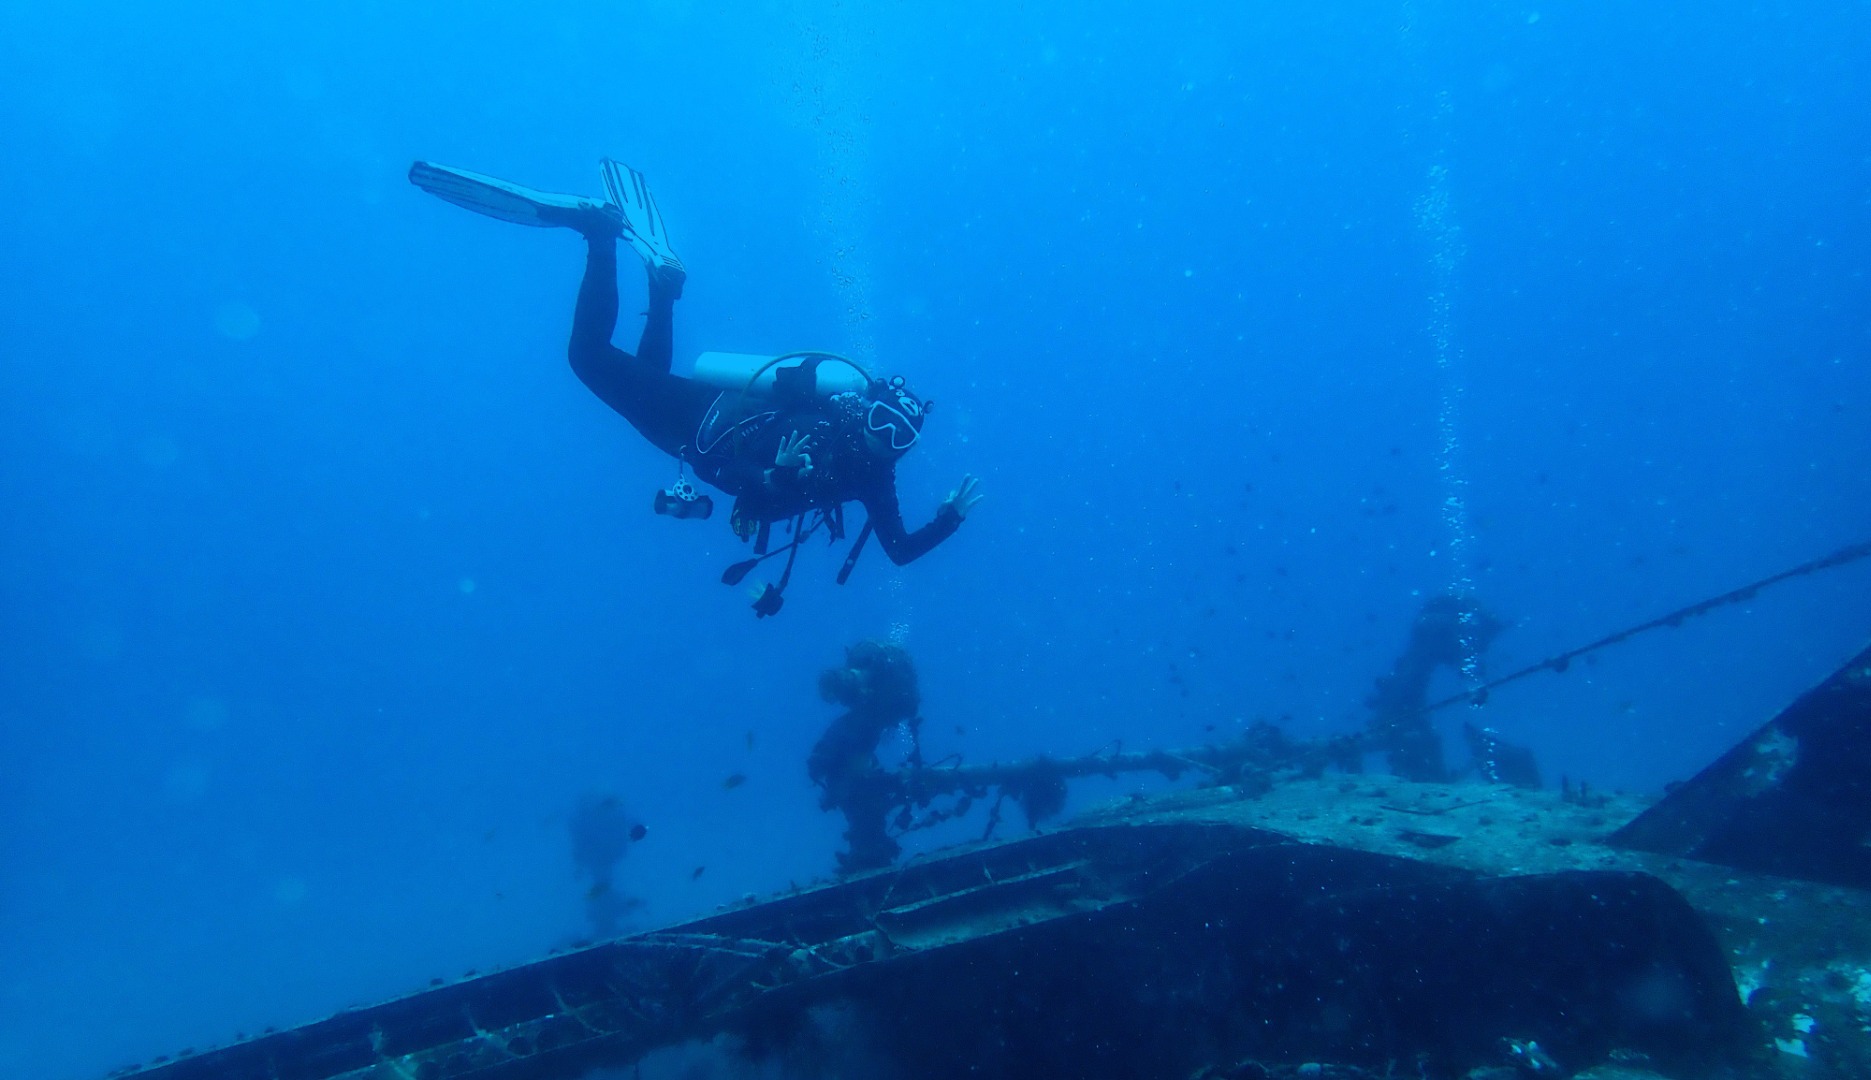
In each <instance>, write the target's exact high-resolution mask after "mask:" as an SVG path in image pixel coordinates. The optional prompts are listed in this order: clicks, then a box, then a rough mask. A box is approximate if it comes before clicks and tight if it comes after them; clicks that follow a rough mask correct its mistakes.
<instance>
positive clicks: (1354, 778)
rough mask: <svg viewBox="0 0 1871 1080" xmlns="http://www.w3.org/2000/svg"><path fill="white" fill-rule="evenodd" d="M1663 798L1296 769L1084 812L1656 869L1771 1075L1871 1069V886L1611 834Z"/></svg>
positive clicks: (1505, 864)
mask: <svg viewBox="0 0 1871 1080" xmlns="http://www.w3.org/2000/svg"><path fill="white" fill-rule="evenodd" d="M1651 802H1652V800H1649V799H1645V798H1641V797H1638V796H1633V795H1628V794H1623V793H1616V792H1607V793H1600V792H1589V793H1586V794H1584V795H1580V794H1578V793H1577V792H1565V793H1562V792H1557V791H1548V790H1525V789H1519V788H1512V787H1506V786H1499V785H1484V784H1452V785H1449V784H1427V783H1413V782H1410V781H1406V780H1400V779H1397V778H1395V777H1390V776H1376V775H1351V776H1326V777H1323V778H1319V779H1302V778H1295V779H1288V780H1283V781H1281V782H1279V783H1276V784H1274V785H1273V786H1272V788H1271V789H1270V790H1265V791H1261V792H1258V793H1250V792H1247V791H1242V790H1237V789H1234V788H1230V787H1214V788H1199V789H1194V790H1189V791H1181V792H1175V793H1171V794H1167V795H1162V796H1158V797H1153V798H1135V799H1130V800H1125V801H1123V802H1119V803H1113V804H1110V805H1107V806H1104V807H1101V808H1098V809H1096V810H1093V811H1091V812H1090V813H1088V814H1086V815H1085V816H1084V817H1083V818H1082V819H1081V820H1080V821H1079V822H1075V824H1111V823H1116V822H1119V821H1129V822H1135V823H1139V824H1142V823H1148V822H1158V821H1168V820H1179V821H1203V822H1214V823H1226V824H1232V825H1238V826H1242V827H1251V828H1256V829H1266V830H1271V831H1274V832H1278V833H1282V834H1285V835H1287V836H1290V837H1293V838H1295V839H1297V840H1301V841H1306V842H1312V843H1319V844H1332V845H1338V846H1344V847H1351V848H1356V849H1359V850H1364V851H1372V852H1377V853H1380V854H1386V855H1392V856H1397V857H1401V858H1410V859H1418V860H1423V861H1426V862H1432V863H1436V864H1439V865H1444V866H1452V867H1458V868H1461V869H1464V870H1470V871H1473V872H1475V873H1479V874H1483V875H1489V876H1511V875H1518V874H1539V873H1555V872H1560V871H1566V870H1629V871H1641V872H1645V873H1649V874H1653V875H1655V876H1657V877H1658V878H1661V879H1662V880H1664V881H1665V882H1667V883H1669V884H1670V885H1671V886H1672V887H1674V888H1675V889H1676V890H1677V891H1678V892H1680V893H1681V894H1682V895H1683V896H1684V897H1685V898H1686V899H1687V900H1688V901H1689V902H1690V904H1691V905H1692V906H1693V907H1694V908H1695V909H1696V910H1697V911H1698V912H1699V913H1700V914H1701V915H1702V916H1703V918H1704V919H1706V920H1707V922H1708V924H1709V926H1710V928H1711V929H1712V930H1713V931H1714V933H1715V935H1716V937H1717V939H1718V940H1719V942H1720V943H1721V946H1722V948H1723V950H1724V951H1725V952H1726V954H1727V956H1728V960H1729V963H1730V966H1731V967H1732V969H1733V972H1734V978H1735V985H1736V988H1737V991H1738V993H1739V994H1740V995H1741V997H1742V1000H1743V1001H1744V1002H1745V1003H1746V1004H1747V1006H1748V1011H1749V1014H1750V1015H1751V1016H1752V1017H1753V1018H1755V1019H1756V1020H1757V1021H1758V1023H1759V1038H1758V1043H1759V1051H1760V1052H1759V1054H1758V1059H1757V1062H1756V1067H1757V1069H1758V1070H1759V1071H1760V1072H1761V1074H1762V1075H1769V1076H1781V1075H1784V1076H1789V1077H1793V1076H1797V1077H1833V1076H1838V1077H1846V1076H1851V1077H1863V1076H1871V895H1867V894H1866V893H1864V892H1862V891H1860V890H1856V889H1849V888H1840V887H1835V886H1829V885H1821V884H1815V883H1812V882H1806V881H1797V880H1791V879H1787V878H1780V877H1773V876H1769V875H1765V874H1757V873H1750V872H1746V871H1740V870H1735V869H1732V868H1729V867H1725V866H1718V865H1714V864H1711V863H1703V862H1698V861H1695V860H1693V859H1684V858H1672V857H1667V856H1660V855H1652V854H1648V853H1644V852H1635V851H1626V850H1620V849H1617V848H1613V847H1610V846H1608V845H1607V844H1606V843H1605V842H1604V840H1605V838H1606V837H1607V836H1608V835H1609V834H1610V833H1611V832H1612V831H1614V830H1615V829H1617V828H1618V827H1619V826H1621V825H1623V824H1624V823H1625V822H1627V821H1629V820H1631V819H1632V818H1633V817H1635V816H1636V815H1637V814H1638V813H1640V812H1641V811H1643V810H1644V809H1646V808H1647V807H1648V806H1649V805H1650V803H1651ZM1556 947H1563V945H1556Z"/></svg>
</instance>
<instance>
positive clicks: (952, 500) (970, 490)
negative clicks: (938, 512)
mask: <svg viewBox="0 0 1871 1080" xmlns="http://www.w3.org/2000/svg"><path fill="white" fill-rule="evenodd" d="M981 498H982V495H981V481H979V480H977V479H975V476H974V474H973V473H970V474H968V475H967V476H964V477H962V478H961V486H960V487H958V488H956V489H955V490H954V491H951V492H949V497H948V498H947V499H945V500H943V503H942V505H943V506H946V507H949V508H950V509H952V510H954V511H955V516H956V517H958V518H961V519H962V520H963V521H966V520H967V519H968V512H969V511H970V510H973V509H974V508H975V504H976V503H979V502H980V501H981Z"/></svg>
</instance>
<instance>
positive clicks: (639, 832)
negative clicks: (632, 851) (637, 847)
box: [630, 821, 650, 843]
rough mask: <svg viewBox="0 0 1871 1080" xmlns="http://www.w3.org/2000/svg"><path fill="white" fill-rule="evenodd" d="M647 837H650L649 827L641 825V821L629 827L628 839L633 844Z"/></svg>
mask: <svg viewBox="0 0 1871 1080" xmlns="http://www.w3.org/2000/svg"><path fill="white" fill-rule="evenodd" d="M648 835H650V829H649V826H647V825H645V824H643V823H642V822H641V821H639V822H637V823H636V824H635V825H632V826H631V827H630V839H631V841H632V842H633V843H634V842H636V841H638V840H641V839H643V838H644V837H646V836H648Z"/></svg>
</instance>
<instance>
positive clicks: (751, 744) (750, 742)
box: [747, 731, 754, 750]
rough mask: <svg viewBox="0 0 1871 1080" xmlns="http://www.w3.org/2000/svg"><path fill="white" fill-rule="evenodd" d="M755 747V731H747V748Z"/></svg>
mask: <svg viewBox="0 0 1871 1080" xmlns="http://www.w3.org/2000/svg"><path fill="white" fill-rule="evenodd" d="M753 748H754V733H753V732H751V731H749V732H748V733H747V749H749V750H752V749H753Z"/></svg>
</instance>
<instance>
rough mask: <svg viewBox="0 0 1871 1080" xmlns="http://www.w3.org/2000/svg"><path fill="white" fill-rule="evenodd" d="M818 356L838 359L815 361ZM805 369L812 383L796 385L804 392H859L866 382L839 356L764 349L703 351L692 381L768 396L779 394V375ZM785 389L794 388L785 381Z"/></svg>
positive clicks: (802, 374) (803, 372)
mask: <svg viewBox="0 0 1871 1080" xmlns="http://www.w3.org/2000/svg"><path fill="white" fill-rule="evenodd" d="M819 359H829V360H839V361H843V362H842V363H831V364H824V363H815V362H813V361H816V360H819ZM808 372H809V373H810V376H811V378H812V384H811V386H810V388H809V390H808V388H807V387H804V386H800V387H798V389H799V390H802V391H807V393H808V396H816V397H832V396H834V395H836V394H843V393H861V392H862V391H863V390H864V388H865V387H866V386H868V385H869V384H870V376H869V375H867V374H865V372H864V371H863V370H862V369H860V368H859V367H858V366H857V365H856V364H853V363H851V362H850V361H848V360H844V358H843V357H836V356H831V355H829V354H825V353H792V354H790V355H781V356H775V355H772V354H768V353H730V352H705V353H703V354H701V355H700V356H698V357H696V358H695V374H694V375H693V378H694V379H695V381H696V382H698V383H702V384H704V385H707V386H713V387H717V388H719V389H722V390H733V391H736V392H737V393H742V394H746V395H747V396H749V397H758V398H772V397H775V396H777V395H778V394H779V386H780V383H781V380H782V379H785V381H786V382H787V383H788V384H791V383H792V382H793V379H800V380H803V379H804V378H806V377H807V374H808ZM788 376H790V377H791V378H788ZM787 389H788V390H789V391H792V390H793V389H794V388H793V387H792V386H791V385H788V387H787Z"/></svg>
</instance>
